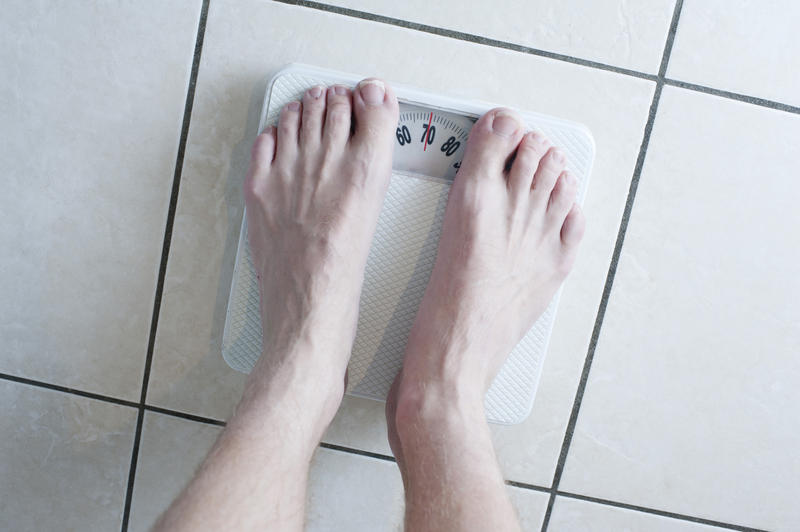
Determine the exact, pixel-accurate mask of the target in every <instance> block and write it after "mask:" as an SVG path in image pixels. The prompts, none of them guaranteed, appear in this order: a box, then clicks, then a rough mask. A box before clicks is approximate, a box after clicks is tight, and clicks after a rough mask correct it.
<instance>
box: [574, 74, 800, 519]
mask: <svg viewBox="0 0 800 532" xmlns="http://www.w3.org/2000/svg"><path fill="white" fill-rule="evenodd" d="M798 138H800V116H796V115H792V114H788V113H782V112H779V111H772V110H768V109H763V108H759V107H755V106H751V105H748V104H743V103H740V102H735V101H731V100H726V99H721V98H716V97H713V96H707V95H704V94H699V93H693V92H688V91H683V90H680V89H673V88H667V89H665V90H664V93H663V96H662V99H661V103H660V105H659V109H658V116H657V118H656V122H655V128H654V130H653V136H652V138H651V140H650V148H649V151H648V154H647V160H646V163H645V167H644V171H643V174H642V178H641V182H640V184H639V190H638V193H637V195H636V202H635V204H634V208H633V215H632V218H631V222H630V226H629V228H628V232H627V237H626V240H625V245H624V248H623V252H622V256H621V257H620V262H619V268H618V270H617V275H616V279H615V281H614V287H613V290H612V293H611V298H610V303H609V306H608V310H607V313H606V316H605V321H604V323H603V328H602V332H601V336H600V340H599V343H598V347H597V351H596V353H595V358H594V364H593V367H592V370H591V374H590V376H589V382H588V385H587V389H586V395H585V397H584V400H583V405H582V408H581V412H580V416H579V418H578V424H577V427H576V430H575V434H574V438H573V440H572V447H571V449H570V452H569V456H568V459H567V463H566V469H565V472H564V476H563V478H562V481H561V489H564V490H566V491H571V492H577V493H582V494H586V495H592V496H597V497H601V498H606V499H612V500H619V501H622V502H627V503H632V504H637V505H641V506H646V507H652V508H659V509H666V510H669V511H674V512H678V513H682V514H686V515H694V516H698V517H703V518H709V519H714V520H719V521H725V522H731V523H734V524H739V525H747V526H755V527H759V528H767V529H770V530H797V529H798V528H800V510H798V506H797V501H796V498H797V497H796V495H797V493H798V488H799V487H800V484H798V479H800V454H798V451H797V450H798V449H800V417H799V416H798V415H797V404H798V403H800V388H798V387H797V382H798V381H800V358H798V356H797V355H798V353H799V352H800V307H798V305H797V302H798V301H800V277H798V276H797V264H798V260H799V259H800V251H799V250H800V232H798V231H797V228H798V227H800V211H798V209H797V198H798V196H800V182H798V180H797V175H798V174H797V168H798V167H800V146H798V143H797V139H798Z"/></svg>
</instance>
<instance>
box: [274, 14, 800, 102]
mask: <svg viewBox="0 0 800 532" xmlns="http://www.w3.org/2000/svg"><path fill="white" fill-rule="evenodd" d="M272 1H273V2H275V3H279V4H285V5H291V6H296V7H304V8H308V9H314V10H317V11H322V12H325V13H332V14H335V15H341V16H345V17H350V18H356V19H360V20H366V21H370V22H377V23H379V24H386V25H389V26H396V27H399V28H405V29H410V30H414V31H419V32H422V33H429V34H431V35H438V36H440V37H446V38H450V39H455V40H459V41H465V42H470V43H473V44H481V45H483V46H489V47H492V48H499V49H502V50H510V51H513V52H519V53H523V54H527V55H533V56H537V57H544V58H547V59H553V60H555V61H561V62H564V63H570V64H574V65H578V66H583V67H587V68H592V69H595V70H601V71H604V72H613V73H615V74H620V75H623V76H628V77H633V78H637V79H644V80H647V81H658V79H659V76H658V74H649V73H647V72H642V71H640V70H635V69H630V68H624V67H619V66H616V65H612V64H609V63H603V62H602V61H593V60H591V59H585V58H582V57H577V56H573V55H569V54H562V53H558V52H551V51H548V50H543V49H541V48H534V47H531V46H525V45H522V44H516V43H513V42H508V41H502V40H499V39H492V38H489V37H484V36H481V35H475V34H473V33H468V32H463V31H457V30H451V29H448V28H441V27H439V26H431V25H428V24H423V23H420V22H413V21H410V20H404V19H399V18H393V17H389V16H386V15H378V14H375V13H369V12H367V11H359V10H356V9H350V8H345V7H340V6H335V5H331V4H325V3H323V2H314V1H311V0H272ZM662 59H663V57H662ZM662 81H663V84H664V85H670V86H673V87H677V88H681V89H684V90H689V91H693V92H701V93H704V94H712V95H714V96H717V97H720V98H726V99H730V100H736V101H740V102H744V103H748V104H750V105H755V106H758V107H765V108H768V109H776V110H779V111H784V112H787V113H792V114H800V107H797V106H794V105H790V104H787V103H783V102H779V101H775V100H769V99H766V98H759V97H757V96H750V95H746V94H740V93H737V92H732V91H726V90H724V89H716V88H713V87H708V86H705V85H701V84H696V83H689V82H685V81H679V80H676V79H671V78H666V77H663V78H662Z"/></svg>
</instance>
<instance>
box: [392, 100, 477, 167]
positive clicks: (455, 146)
mask: <svg viewBox="0 0 800 532" xmlns="http://www.w3.org/2000/svg"><path fill="white" fill-rule="evenodd" d="M475 121H476V119H475V118H473V117H470V116H465V115H461V114H457V113H453V112H450V111H442V110H440V109H434V108H430V107H424V106H419V105H412V104H407V103H403V102H400V120H399V122H398V124H397V131H396V132H395V147H394V161H393V168H394V170H395V171H399V172H402V173H407V174H414V175H423V176H427V177H433V178H441V179H446V180H448V181H452V180H453V178H454V177H455V175H456V172H457V171H458V169H459V168H460V167H461V159H462V158H463V156H464V148H465V147H466V145H467V137H468V136H469V131H470V129H472V126H473V125H474V124H475Z"/></svg>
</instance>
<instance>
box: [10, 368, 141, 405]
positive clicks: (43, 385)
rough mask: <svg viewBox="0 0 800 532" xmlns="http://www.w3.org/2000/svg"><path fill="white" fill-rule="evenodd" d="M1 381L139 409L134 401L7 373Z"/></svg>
mask: <svg viewBox="0 0 800 532" xmlns="http://www.w3.org/2000/svg"><path fill="white" fill-rule="evenodd" d="M0 379H3V380H7V381H11V382H16V383H18V384H27V385H28V386H35V387H37V388H45V389H47V390H53V391H56V392H62V393H68V394H71V395H78V396H80V397H86V398H88V399H97V400H98V401H103V402H106V403H113V404H115V405H121V406H130V407H132V408H139V403H135V402H133V401H126V400H125V399H118V398H116V397H110V396H108V395H101V394H99V393H92V392H85V391H83V390H78V389H76V388H69V387H67V386H59V385H58V384H50V383H49V382H42V381H35V380H33V379H26V378H25V377H17V376H15V375H8V374H6V373H0Z"/></svg>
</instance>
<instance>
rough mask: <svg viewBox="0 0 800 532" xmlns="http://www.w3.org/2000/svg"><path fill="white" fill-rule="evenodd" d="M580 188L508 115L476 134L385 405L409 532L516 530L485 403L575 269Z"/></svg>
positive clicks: (491, 119) (543, 144) (558, 159)
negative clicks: (493, 384)
mask: <svg viewBox="0 0 800 532" xmlns="http://www.w3.org/2000/svg"><path fill="white" fill-rule="evenodd" d="M512 157H514V159H513V164H511V167H510V169H508V170H505V168H506V167H507V165H508V163H509V161H510V160H511V159H512ZM576 186H577V182H576V180H575V178H574V177H573V176H571V175H570V174H568V173H566V172H564V157H563V155H562V154H561V153H560V152H559V151H558V150H556V149H555V148H552V147H551V146H550V145H549V143H548V141H547V140H546V139H545V138H543V137H542V136H541V135H538V134H533V133H528V134H524V131H523V129H522V127H521V126H520V123H519V121H518V119H517V118H516V117H515V116H514V115H513V114H511V113H510V112H508V111H504V110H494V111H491V112H489V113H487V114H486V115H485V116H484V117H482V118H481V119H480V120H479V121H478V122H477V123H476V124H475V126H474V128H473V129H472V132H471V133H470V138H469V142H468V145H467V152H466V154H465V157H464V162H463V165H462V167H461V169H460V170H459V173H458V175H457V176H456V179H455V182H454V184H453V188H452V190H451V193H450V198H449V201H448V205H447V211H446V214H445V220H444V227H443V229H442V237H441V240H440V242H439V251H438V255H437V259H436V264H435V266H434V269H433V273H432V274H431V279H430V282H429V283H428V288H427V291H426V293H425V297H424V299H423V301H422V304H421V305H420V309H419V312H418V314H417V319H416V322H415V324H414V327H413V328H412V331H411V334H410V336H409V341H408V345H407V349H406V355H405V362H404V366H403V370H402V372H401V373H400V374H399V375H398V377H397V379H396V380H395V383H394V386H393V388H392V391H391V393H390V397H389V400H388V402H387V420H388V423H389V431H390V443H391V445H392V450H393V451H394V453H395V456H396V457H397V460H398V465H399V466H400V470H401V473H402V475H403V481H404V483H405V487H406V525H407V529H408V530H413V531H415V532H416V531H420V530H436V531H441V530H460V531H462V530H476V531H483V530H518V529H519V524H518V521H517V518H516V516H515V514H514V511H513V509H512V507H511V503H510V501H509V500H508V497H507V495H506V491H505V487H504V483H503V478H502V475H501V473H500V470H499V467H498V465H497V460H496V458H495V455H494V450H493V448H492V442H491V438H490V433H489V428H488V425H487V423H486V418H485V414H484V409H483V398H484V395H485V393H486V391H487V389H488V387H489V386H490V384H491V382H492V379H493V378H494V376H495V375H496V374H497V371H498V370H499V369H500V366H501V365H502V363H503V361H504V360H505V358H506V356H507V355H508V354H509V353H510V352H511V350H512V349H513V347H514V346H515V345H516V343H517V342H518V341H519V340H520V339H521V338H522V336H523V335H524V334H525V333H526V332H527V330H528V329H529V328H530V327H531V325H532V324H533V322H534V321H535V320H536V319H537V318H538V317H539V316H540V315H541V313H542V312H543V311H544V309H545V308H546V307H547V304H548V303H549V301H550V299H551V298H552V296H553V294H554V293H555V291H556V290H557V288H558V286H559V285H560V284H561V282H562V281H563V280H564V278H565V277H566V275H567V273H568V272H569V270H570V269H571V268H572V264H573V262H574V259H575V254H576V250H577V245H578V243H579V242H580V239H581V237H582V235H583V228H584V219H583V215H582V214H581V211H580V209H579V207H578V206H577V205H576V204H575V203H574V200H575V194H576Z"/></svg>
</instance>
